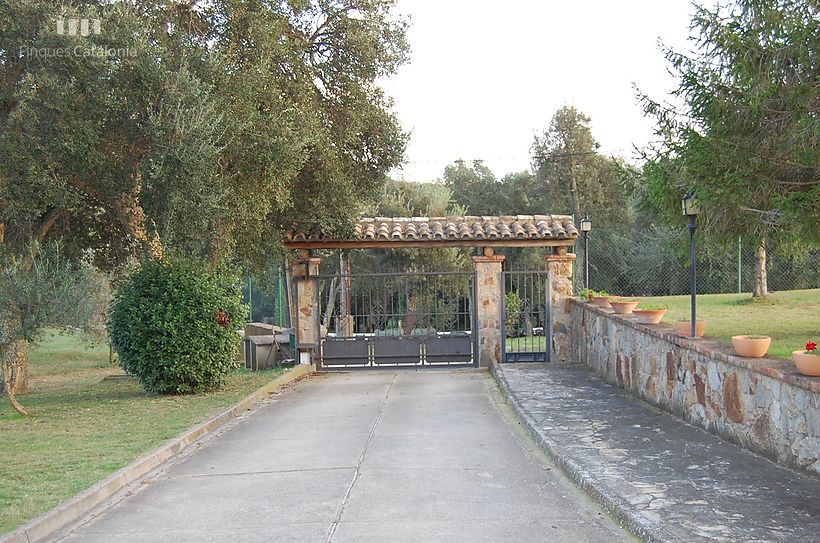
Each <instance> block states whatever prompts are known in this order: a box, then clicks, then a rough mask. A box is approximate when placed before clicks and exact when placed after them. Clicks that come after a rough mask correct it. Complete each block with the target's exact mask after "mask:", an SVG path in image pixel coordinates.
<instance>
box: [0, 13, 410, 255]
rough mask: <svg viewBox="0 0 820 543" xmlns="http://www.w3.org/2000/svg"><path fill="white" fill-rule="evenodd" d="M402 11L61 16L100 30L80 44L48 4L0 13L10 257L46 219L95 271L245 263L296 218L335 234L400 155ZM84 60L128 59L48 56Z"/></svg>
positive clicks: (0, 186)
mask: <svg viewBox="0 0 820 543" xmlns="http://www.w3.org/2000/svg"><path fill="white" fill-rule="evenodd" d="M392 7H393V1H392V0H361V1H355V2H350V1H342V0H339V1H330V2H325V1H321V2H319V1H301V2H287V1H280V2H270V3H256V2H251V3H248V2H241V1H234V0H218V1H215V2H191V3H185V4H178V3H159V4H158V3H155V2H143V1H139V0H138V1H135V2H114V3H111V2H105V1H102V0H100V1H97V2H84V3H82V4H79V5H77V6H76V7H75V8H73V11H72V8H69V12H68V13H66V15H67V16H75V17H76V16H81V17H94V18H99V19H100V20H101V29H102V32H101V33H100V34H94V33H91V34H90V35H88V36H85V37H82V36H69V35H66V34H58V33H56V32H55V31H54V29H53V26H54V18H55V14H62V13H64V11H63V10H62V8H61V9H60V10H58V9H57V7H56V4H54V3H52V2H49V1H38V0H23V1H21V2H5V3H3V4H2V5H0V21H2V22H0V60H1V61H0V71H2V77H0V123H2V131H0V154H2V155H3V156H4V157H6V160H4V161H3V163H2V164H1V165H0V222H2V223H3V224H4V226H5V230H6V243H7V244H10V245H13V246H15V247H18V248H20V247H22V246H24V245H25V243H26V242H27V240H28V238H29V237H30V234H31V233H32V232H33V231H36V230H37V228H38V227H39V226H42V225H45V224H46V223H45V219H46V218H49V219H50V220H52V221H53V222H52V223H51V227H50V228H49V230H50V229H51V228H54V230H53V234H59V235H62V236H64V237H66V238H67V239H68V240H69V241H70V244H73V246H75V247H76V248H77V249H78V250H79V249H93V251H94V255H95V258H96V261H97V263H99V264H106V265H109V266H111V265H115V264H117V263H122V262H123V260H124V258H125V257H126V256H127V255H130V254H135V253H136V254H139V253H145V252H147V253H149V254H152V255H154V256H157V255H159V254H161V253H162V252H164V251H166V250H168V249H179V250H181V251H183V252H185V253H187V254H196V255H203V256H206V257H207V258H209V259H210V260H214V261H221V260H224V259H236V260H239V261H243V262H244V261H253V260H255V259H257V258H258V257H259V256H260V255H259V254H258V253H259V252H260V251H259V248H260V247H262V246H267V245H269V244H270V240H271V239H276V237H275V236H272V233H274V232H275V231H276V229H277V228H281V227H282V226H283V225H286V224H288V223H289V222H291V221H293V220H296V219H305V218H315V219H317V220H320V221H323V222H324V223H326V224H324V225H323V226H325V227H326V228H329V229H333V228H340V227H343V226H344V225H345V224H346V220H347V219H349V218H350V217H351V216H354V215H355V214H356V213H357V212H358V211H359V210H360V209H361V205H362V202H363V201H366V200H367V199H368V197H369V195H371V194H373V193H374V192H375V191H377V190H378V187H380V185H381V184H382V183H383V182H384V179H385V174H386V172H387V171H388V170H389V169H390V168H392V167H393V166H395V165H397V164H398V163H399V162H400V160H401V158H402V154H403V150H404V145H405V135H404V133H403V132H402V131H401V129H400V127H399V125H398V122H397V121H396V119H395V116H394V115H393V113H392V112H391V110H390V103H389V101H388V100H387V99H386V98H385V97H384V95H383V93H382V92H381V90H380V89H379V87H378V85H377V84H376V79H377V78H378V77H381V76H384V75H387V74H390V73H392V72H393V71H394V70H395V69H396V67H397V66H399V65H400V64H401V63H402V62H404V61H405V59H406V52H407V46H406V42H405V37H404V33H405V28H406V23H405V22H404V21H403V20H400V19H396V18H395V17H394V16H393V15H392V13H391V9H392ZM92 47H97V48H108V49H115V50H117V51H121V52H122V53H121V54H115V55H78V54H69V55H67V56H63V57H61V58H55V57H54V56H51V55H49V54H46V53H44V51H53V50H55V49H59V48H62V49H65V50H69V51H71V52H74V51H87V50H90V48H92ZM98 50H99V49H98ZM37 52H40V53H42V54H38V53H37ZM49 214H51V215H49ZM263 240H264V241H265V243H264V244H263V243H260V242H262V241H263Z"/></svg>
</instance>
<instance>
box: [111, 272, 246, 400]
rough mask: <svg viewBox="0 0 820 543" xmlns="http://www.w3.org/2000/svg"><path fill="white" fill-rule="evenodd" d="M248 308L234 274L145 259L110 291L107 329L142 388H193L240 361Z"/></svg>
mask: <svg viewBox="0 0 820 543" xmlns="http://www.w3.org/2000/svg"><path fill="white" fill-rule="evenodd" d="M245 312H246V309H245V306H244V305H243V304H242V293H241V290H240V288H239V282H238V281H237V278H236V277H233V276H230V275H224V274H219V273H211V272H208V271H206V270H205V267H204V265H203V264H202V263H200V262H193V261H186V260H169V261H158V262H146V263H144V264H142V265H141V266H140V268H139V269H138V270H137V271H136V272H135V273H133V274H132V275H131V276H130V277H129V279H128V281H127V282H126V283H125V284H124V285H123V286H122V288H120V289H119V290H118V291H117V293H116V294H115V296H114V300H113V302H112V307H111V320H110V322H109V325H108V327H109V333H110V335H111V341H112V343H113V346H114V349H115V350H116V352H117V355H118V356H119V360H120V362H121V363H122V367H123V368H124V369H125V371H126V372H128V373H129V374H131V375H133V376H135V377H137V378H138V379H139V380H140V382H141V383H142V386H143V387H144V388H145V390H146V391H148V392H151V393H160V394H171V393H180V394H185V393H191V392H194V393H195V392H202V391H206V390H211V389H214V388H217V387H219V386H221V385H222V384H223V383H224V381H225V376H226V375H227V374H228V372H230V371H231V370H232V369H233V368H235V367H236V366H237V363H236V352H237V348H238V344H239V335H238V334H237V332H236V330H235V328H236V327H237V326H238V325H239V324H240V323H241V322H243V316H244V314H245Z"/></svg>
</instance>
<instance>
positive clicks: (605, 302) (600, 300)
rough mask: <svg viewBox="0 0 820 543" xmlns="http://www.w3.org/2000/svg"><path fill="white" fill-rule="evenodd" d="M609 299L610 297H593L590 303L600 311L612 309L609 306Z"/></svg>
mask: <svg viewBox="0 0 820 543" xmlns="http://www.w3.org/2000/svg"><path fill="white" fill-rule="evenodd" d="M610 298H611V296H593V297H592V303H594V304H595V305H597V306H598V307H600V308H602V309H612V306H611V305H609V299H610Z"/></svg>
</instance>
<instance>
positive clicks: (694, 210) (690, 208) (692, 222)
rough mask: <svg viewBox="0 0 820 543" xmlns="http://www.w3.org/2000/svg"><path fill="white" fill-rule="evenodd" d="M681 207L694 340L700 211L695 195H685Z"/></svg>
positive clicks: (692, 193) (689, 193)
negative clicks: (686, 244)
mask: <svg viewBox="0 0 820 543" xmlns="http://www.w3.org/2000/svg"><path fill="white" fill-rule="evenodd" d="M681 206H682V207H683V214H684V215H685V216H686V218H687V219H688V223H687V225H686V226H687V227H688V228H689V291H690V293H691V296H692V301H691V305H692V338H693V339H694V338H696V337H697V335H696V330H695V325H696V323H697V320H696V311H695V302H696V300H695V298H696V295H697V277H696V275H695V229H696V228H697V222H696V220H697V216H698V213H699V211H700V210H699V209H698V201H697V198H695V193H694V192H688V193H686V194H685V195H684V196H683V199H682V200H681Z"/></svg>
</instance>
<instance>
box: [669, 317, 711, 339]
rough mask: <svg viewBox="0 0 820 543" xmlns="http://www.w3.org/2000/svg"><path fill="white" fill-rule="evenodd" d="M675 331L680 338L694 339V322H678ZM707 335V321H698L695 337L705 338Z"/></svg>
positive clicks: (696, 322)
mask: <svg viewBox="0 0 820 543" xmlns="http://www.w3.org/2000/svg"><path fill="white" fill-rule="evenodd" d="M675 330H676V331H677V332H678V336H680V337H692V321H678V322H676V323H675ZM705 333H706V321H705V320H701V319H698V320H696V321H695V337H703V334H705Z"/></svg>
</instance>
